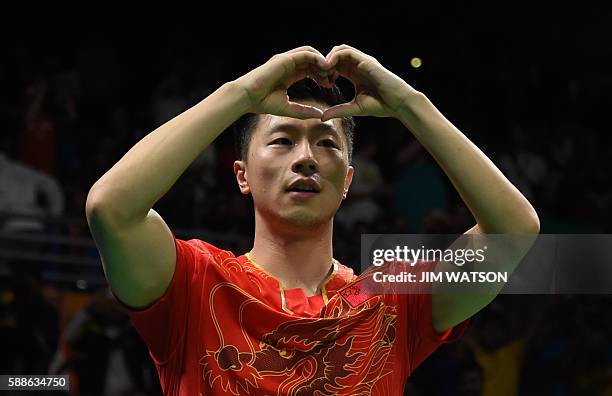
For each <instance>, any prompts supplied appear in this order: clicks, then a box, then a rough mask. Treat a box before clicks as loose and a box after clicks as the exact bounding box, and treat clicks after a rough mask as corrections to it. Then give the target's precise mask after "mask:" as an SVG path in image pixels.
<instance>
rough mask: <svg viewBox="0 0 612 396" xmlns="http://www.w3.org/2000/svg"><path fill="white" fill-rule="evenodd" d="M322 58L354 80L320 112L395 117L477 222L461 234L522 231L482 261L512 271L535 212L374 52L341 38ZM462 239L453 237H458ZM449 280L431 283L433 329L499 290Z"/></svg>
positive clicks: (535, 224)
mask: <svg viewBox="0 0 612 396" xmlns="http://www.w3.org/2000/svg"><path fill="white" fill-rule="evenodd" d="M326 58H327V61H328V64H327V69H328V72H329V73H330V74H331V75H332V80H333V79H334V78H336V77H337V76H343V77H346V78H348V79H349V80H351V81H352V82H353V84H354V85H355V92H356V96H355V99H354V100H353V101H352V102H351V103H347V104H342V105H338V106H334V107H332V108H329V109H327V110H326V111H325V113H324V114H323V119H324V120H326V119H330V118H335V117H344V116H349V115H353V116H360V115H362V116H364V115H372V116H376V117H395V118H397V119H398V120H400V121H401V122H402V123H403V124H404V126H406V127H407V128H408V129H409V130H410V131H411V132H412V133H413V135H414V136H415V137H416V138H417V139H418V140H419V142H420V143H421V144H422V145H423V146H424V147H425V148H426V149H427V150H428V151H429V153H430V154H431V155H432V156H433V157H434V158H435V160H436V161H437V162H438V164H439V165H440V167H441V168H442V169H443V170H444V172H445V173H446V175H447V176H448V178H449V179H450V181H451V182H452V183H453V185H454V186H455V188H456V189H457V192H458V193H459V195H460V196H461V198H462V199H463V201H464V202H465V204H466V206H467V207H468V208H469V210H470V212H471V213H472V215H473V216H474V218H475V219H476V223H477V224H476V225H475V226H474V227H472V228H471V229H469V230H467V231H466V234H511V235H522V236H523V237H519V238H517V240H518V241H519V243H517V244H516V246H510V247H507V253H508V254H507V255H506V258H505V259H504V260H503V261H499V262H485V263H483V264H486V266H487V267H488V269H487V270H489V271H507V272H509V273H511V272H512V271H514V269H515V268H516V267H517V266H518V264H519V263H520V260H521V259H522V257H523V256H524V254H526V253H527V250H528V248H529V247H530V244H529V241H533V240H532V239H530V237H529V235H536V234H537V233H539V230H540V223H539V219H538V216H537V214H536V211H535V210H534V208H533V207H532V206H531V204H530V203H529V202H528V201H527V199H526V198H525V197H524V196H523V194H521V193H520V191H518V189H517V188H516V187H514V185H512V183H510V181H508V179H507V178H506V177H505V176H504V175H503V173H502V172H501V171H500V170H499V169H498V168H497V167H496V166H495V165H494V164H493V162H492V161H491V160H490V159H489V158H488V157H487V156H486V155H485V154H484V153H483V152H482V151H481V150H480V149H479V148H478V147H476V145H475V144H474V143H472V142H471V141H470V140H469V139H468V138H467V137H466V136H465V135H464V134H463V133H461V131H459V130H458V129H457V128H456V127H455V126H454V125H453V124H452V123H451V122H450V121H448V120H447V119H446V118H445V117H444V116H443V115H442V114H441V113H440V112H439V111H438V109H436V107H435V106H434V105H433V104H432V103H431V102H430V101H429V99H428V98H427V97H426V96H425V95H424V94H422V93H421V92H418V91H416V90H415V89H414V88H412V87H411V86H410V85H409V84H407V83H406V82H405V81H403V80H402V79H401V78H399V77H398V76H396V75H395V74H393V73H391V72H390V71H389V70H387V69H385V68H384V67H383V66H382V65H381V64H380V63H379V62H378V61H377V60H376V59H375V58H373V57H371V56H369V55H367V54H364V53H363V52H361V51H359V50H357V49H355V48H352V47H350V46H347V45H342V46H338V47H334V49H332V51H331V52H330V53H329V54H328V55H327V57H326ZM525 235H527V236H528V237H527V238H525V237H524V236H525ZM533 239H535V237H534V238H533ZM466 240H467V239H460V240H458V243H464V241H466ZM456 247H459V246H456V244H455V245H454V246H451V249H453V248H456ZM438 267H439V269H442V270H453V271H457V270H468V268H469V267H468V266H465V267H464V268H462V269H458V268H457V267H456V266H454V265H453V264H450V263H446V262H440V263H438ZM482 267H484V266H482ZM470 269H473V270H476V271H478V270H479V269H478V268H474V267H471V268H470ZM502 286H503V285H502ZM452 287H453V286H452V285H449V284H445V283H437V282H436V283H434V284H433V286H432V294H433V295H432V318H433V322H434V323H433V324H434V327H435V328H436V329H437V330H438V331H443V330H446V329H448V328H450V327H451V326H454V325H456V324H458V323H460V322H462V321H463V320H465V319H466V318H468V317H470V316H472V315H473V314H475V313H476V312H478V311H479V310H480V309H482V308H483V307H484V306H486V305H487V304H488V303H489V302H491V300H492V299H493V298H494V297H495V296H496V295H497V293H499V291H500V290H501V286H500V287H498V288H491V287H488V288H485V287H482V288H477V286H474V289H473V290H474V293H473V294H469V295H467V294H465V293H463V294H457V293H453V290H452Z"/></svg>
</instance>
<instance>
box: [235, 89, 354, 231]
mask: <svg viewBox="0 0 612 396" xmlns="http://www.w3.org/2000/svg"><path fill="white" fill-rule="evenodd" d="M303 103H306V104H309V105H314V106H318V107H320V108H321V104H317V103H314V102H309V101H305V102H303ZM341 128H342V126H341V120H340V119H333V120H328V121H326V122H321V120H319V119H308V120H299V119H295V118H289V117H279V116H274V115H268V114H266V115H262V116H260V119H259V122H258V124H257V127H256V129H255V131H254V132H253V135H252V137H251V142H250V145H249V152H248V161H246V162H245V161H236V162H235V163H234V172H235V174H236V179H237V181H238V184H239V186H240V190H241V192H242V193H243V194H249V193H250V194H252V195H253V202H254V205H255V210H256V211H257V212H258V213H259V214H260V215H262V216H265V217H267V218H270V219H274V220H278V221H280V222H282V223H288V224H293V225H301V226H309V225H319V224H323V223H325V222H327V221H329V220H330V219H331V218H332V217H333V216H334V214H335V213H336V211H337V210H338V208H339V206H340V203H341V202H342V200H343V199H344V198H345V197H346V192H347V191H348V188H349V186H350V184H351V180H352V177H353V167H351V166H349V165H348V143H347V140H346V137H345V135H344V132H343V131H342V129H341ZM296 183H298V184H296ZM308 189H313V190H314V191H313V192H307V191H306V190H308Z"/></svg>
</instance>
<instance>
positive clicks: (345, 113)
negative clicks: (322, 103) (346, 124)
mask: <svg viewBox="0 0 612 396" xmlns="http://www.w3.org/2000/svg"><path fill="white" fill-rule="evenodd" d="M361 113H362V110H361V107H359V105H358V104H357V103H356V102H355V101H352V102H349V103H342V104H339V105H336V106H332V107H330V108H329V109H327V110H325V111H324V112H323V115H322V116H321V121H323V122H325V121H327V120H331V119H332V118H342V117H351V116H356V115H361Z"/></svg>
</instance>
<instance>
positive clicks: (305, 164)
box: [291, 142, 319, 176]
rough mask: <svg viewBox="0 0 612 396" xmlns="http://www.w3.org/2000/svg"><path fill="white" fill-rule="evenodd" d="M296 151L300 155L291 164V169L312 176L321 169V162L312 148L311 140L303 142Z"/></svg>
mask: <svg viewBox="0 0 612 396" xmlns="http://www.w3.org/2000/svg"><path fill="white" fill-rule="evenodd" d="M296 151H297V152H298V156H297V158H296V159H295V160H294V161H293V163H292V164H291V170H292V171H293V172H295V173H301V174H303V175H305V176H310V175H312V174H314V173H317V172H318V171H319V164H318V163H317V160H316V159H315V157H314V155H313V153H312V150H311V149H310V143H309V142H306V143H302V144H301V145H300V147H298V149H297V150H296Z"/></svg>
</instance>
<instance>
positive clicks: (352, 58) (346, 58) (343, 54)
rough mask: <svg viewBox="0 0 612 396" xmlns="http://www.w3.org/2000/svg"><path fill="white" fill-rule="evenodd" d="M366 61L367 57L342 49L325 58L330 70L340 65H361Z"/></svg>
mask: <svg viewBox="0 0 612 396" xmlns="http://www.w3.org/2000/svg"><path fill="white" fill-rule="evenodd" d="M365 59H366V57H365V56H363V55H361V54H360V53H358V52H356V51H354V50H352V49H341V50H338V51H335V52H333V53H329V54H328V55H327V57H326V58H325V60H326V63H327V69H328V70H329V69H332V68H335V67H336V65H337V64H338V63H342V62H351V63H353V64H359V63H360V62H362V61H364V60H365Z"/></svg>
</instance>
